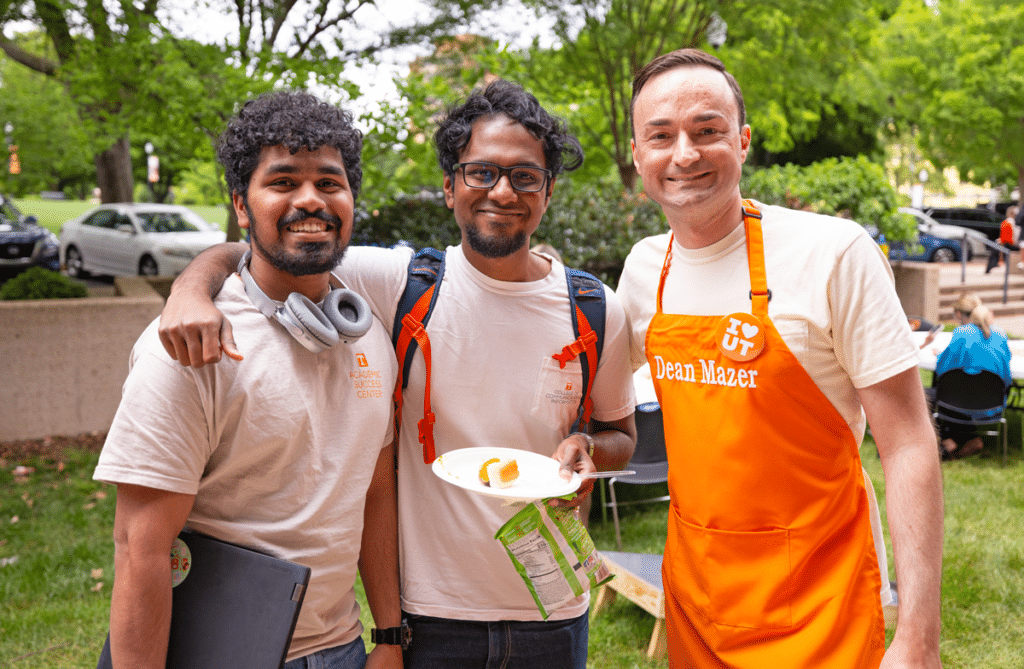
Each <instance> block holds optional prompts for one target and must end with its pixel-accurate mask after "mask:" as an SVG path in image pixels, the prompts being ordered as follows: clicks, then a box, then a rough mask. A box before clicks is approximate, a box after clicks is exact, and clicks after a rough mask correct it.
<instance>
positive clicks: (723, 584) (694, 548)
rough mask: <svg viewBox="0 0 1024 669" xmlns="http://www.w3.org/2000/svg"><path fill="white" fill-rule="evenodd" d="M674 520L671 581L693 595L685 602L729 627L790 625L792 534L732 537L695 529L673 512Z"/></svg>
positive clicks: (733, 534) (773, 532) (727, 533)
mask: <svg viewBox="0 0 1024 669" xmlns="http://www.w3.org/2000/svg"><path fill="white" fill-rule="evenodd" d="M672 515H673V519H672V520H673V521H675V522H674V523H673V524H674V525H675V528H674V529H676V531H678V532H679V540H680V541H679V542H678V544H677V543H676V542H670V543H672V544H675V545H673V546H672V547H671V553H670V556H671V557H672V558H673V559H672V562H671V565H672V570H673V572H675V573H674V574H673V576H672V577H671V579H670V582H671V583H672V585H673V586H674V588H675V590H676V592H677V593H678V592H686V593H689V594H688V595H686V596H684V597H683V598H682V599H683V601H687V600H689V601H692V602H693V604H694V605H696V607H697V608H698V610H700V611H701V613H703V615H704V616H705V617H706V618H709V619H710V620H711V621H712V622H714V623H716V624H718V625H722V626H726V627H743V628H748V629H779V628H786V627H791V626H792V624H793V613H792V607H791V601H792V594H793V592H792V578H791V574H790V555H789V531H788V530H767V531H764V532H730V531H726V530H716V529H711V528H707V527H699V526H697V525H691V524H690V523H687V522H685V521H683V520H682V519H681V518H679V516H678V513H677V512H676V511H675V509H673V513H672ZM672 529H673V528H670V534H671V530H672ZM680 588H682V590H680Z"/></svg>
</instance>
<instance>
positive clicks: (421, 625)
mask: <svg viewBox="0 0 1024 669" xmlns="http://www.w3.org/2000/svg"><path fill="white" fill-rule="evenodd" d="M434 140H435V144H436V146H437V154H438V160H439V162H440V164H441V168H442V170H443V171H444V174H445V177H444V194H445V202H446V203H447V204H448V206H449V207H450V208H451V209H452V211H453V213H454V215H455V220H456V222H457V223H458V225H459V229H460V230H461V232H462V243H461V244H460V245H458V246H454V247H450V248H449V249H447V251H446V258H445V270H444V276H443V280H442V282H441V284H440V286H437V287H436V290H438V291H439V293H438V298H437V302H436V305H435V307H434V309H433V311H432V312H431V316H430V321H429V323H428V324H427V327H426V332H427V334H428V336H429V338H430V344H431V352H432V373H431V385H430V388H431V391H430V392H431V395H430V397H431V404H432V408H433V413H434V415H435V417H436V422H435V423H434V426H433V430H434V439H435V444H436V454H437V455H438V456H440V455H443V454H444V453H447V452H450V451H453V450H455V449H460V448H470V447H478V446H494V447H503V448H517V449H522V450H525V451H531V452H534V453H539V454H543V455H545V456H551V457H553V458H554V459H556V460H558V461H559V462H560V463H561V466H562V468H563V469H564V470H567V473H568V470H575V471H579V472H588V471H593V470H594V469H595V468H596V469H599V470H612V469H619V468H621V467H623V466H625V465H626V463H627V462H628V461H629V459H630V456H631V455H632V452H633V447H634V443H635V439H636V436H635V428H634V425H633V407H634V403H635V400H634V393H633V387H632V379H631V375H630V363H629V359H628V335H627V326H626V320H625V315H624V313H623V310H622V307H621V305H620V303H619V300H618V298H617V297H616V296H615V294H614V293H612V291H611V290H610V289H609V288H607V287H605V292H606V295H607V314H606V318H605V341H604V346H603V352H602V354H601V356H600V362H599V365H598V371H597V375H596V377H595V379H594V384H593V389H592V391H591V398H592V400H593V403H594V410H593V414H592V417H593V420H592V422H591V425H590V434H589V435H580V434H570V430H571V427H572V424H573V422H574V419H575V418H576V411H577V408H578V404H579V394H578V389H579V387H580V384H581V381H582V373H581V367H580V363H579V361H578V360H575V361H571V362H569V363H568V364H567V365H566V366H565V367H564V368H562V367H561V366H560V365H559V362H558V361H557V360H555V359H554V358H553V357H552V356H553V355H554V354H556V353H559V352H560V351H561V350H562V348H563V347H564V346H565V345H566V344H568V343H569V342H572V341H573V340H574V339H575V338H576V335H575V334H574V328H573V324H572V316H571V313H570V302H569V297H568V286H567V283H566V276H565V271H564V268H563V266H562V265H561V264H560V263H559V262H558V261H556V260H554V259H552V258H551V257H549V256H546V255H541V254H538V253H534V252H531V250H530V236H531V235H532V234H533V232H534V231H535V230H536V229H537V226H538V225H539V223H540V220H541V217H542V216H543V215H544V212H545V211H546V210H547V206H548V202H549V201H550V199H551V194H552V189H553V187H554V182H555V178H556V177H557V176H558V175H559V174H561V173H562V172H563V171H569V170H572V169H575V168H577V167H579V166H580V164H582V162H583V151H582V149H581V148H580V145H579V142H578V141H577V140H576V138H575V137H573V136H572V135H571V134H569V133H568V131H567V130H566V129H565V126H564V123H562V122H561V121H560V120H558V119H556V118H554V117H552V116H551V115H550V114H548V113H547V112H546V111H545V110H544V109H543V108H542V107H541V106H540V104H539V103H538V102H537V100H536V98H534V97H533V96H532V95H530V94H529V93H527V92H526V91H524V90H523V89H522V88H521V87H519V86H518V85H515V84H511V83H509V82H504V81H497V82H494V83H492V84H491V85H490V86H488V87H487V88H486V89H485V90H483V91H478V92H474V93H473V94H471V95H470V96H469V98H468V99H467V100H466V101H465V102H463V103H462V104H460V105H459V106H456V107H453V108H451V109H449V111H448V113H447V114H446V116H445V118H444V119H443V120H442V122H441V124H440V127H439V128H438V130H437V133H436V134H435V137H434ZM411 253H412V251H411V250H410V249H379V248H350V249H349V252H348V254H347V255H346V257H345V259H344V262H343V263H342V264H341V265H340V266H339V272H340V275H341V277H342V280H343V281H344V282H345V284H346V285H348V286H349V287H351V288H352V289H353V290H355V291H356V292H358V293H360V294H362V295H363V296H364V297H366V298H367V299H368V301H369V302H370V304H371V307H372V308H373V310H374V312H375V314H376V315H377V316H378V317H379V318H380V319H381V320H382V321H383V322H384V324H385V326H387V327H391V326H393V322H394V320H395V313H396V310H397V305H398V301H399V298H400V297H401V295H402V292H403V290H404V288H405V284H406V277H407V268H408V265H409V261H410V257H411ZM240 255H241V253H240V252H238V253H234V249H233V248H232V247H231V246H226V247H225V246H221V247H216V248H215V250H214V251H208V252H206V253H204V254H203V255H201V256H200V257H199V258H198V259H197V260H196V261H195V262H193V264H192V266H190V267H189V269H188V270H186V272H185V273H184V274H182V275H181V277H179V279H178V280H177V281H176V282H175V285H174V290H173V292H172V294H171V297H170V299H169V300H168V303H167V307H166V308H165V310H164V314H163V317H162V322H161V336H162V339H163V341H164V346H165V348H167V351H168V353H170V354H171V355H172V356H174V357H175V358H176V359H177V360H178V361H179V362H181V363H182V364H186V365H189V364H191V365H195V366H201V365H203V364H204V363H209V362H215V361H217V360H219V358H220V351H221V343H222V342H223V346H224V350H225V351H226V352H228V353H231V352H233V349H234V342H233V341H232V339H231V333H230V330H229V329H228V328H226V327H225V328H224V330H223V332H222V331H221V328H222V323H221V319H220V314H219V313H217V312H216V311H215V310H213V308H212V306H210V303H209V300H208V299H207V298H206V297H205V296H206V295H207V294H208V293H209V292H211V291H214V290H216V287H217V286H218V285H219V284H220V282H221V281H222V280H223V278H224V277H225V275H226V274H228V273H229V272H230V271H232V268H233V267H234V266H235V265H236V264H237V261H238V258H239V257H240ZM408 375H409V383H408V386H407V388H406V389H405V391H404V393H403V397H404V406H405V410H404V412H403V416H402V429H401V432H400V442H399V445H398V500H399V532H400V544H401V545H400V554H401V578H402V609H403V613H404V614H405V616H406V618H407V619H408V623H409V626H410V627H411V628H412V643H411V645H410V646H409V648H408V649H407V650H406V652H405V653H404V659H405V663H406V666H407V667H413V668H415V669H433V668H435V667H436V668H442V667H443V668H445V669H450V668H455V669H459V668H462V667H465V668H472V669H485V667H490V666H502V667H508V668H509V669H514V668H517V667H519V668H522V669H526V668H530V669H533V668H535V667H552V668H561V667H565V668H567V669H568V668H572V669H584V667H585V666H586V655H587V640H588V625H587V608H588V598H587V595H583V596H581V597H578V598H576V599H574V600H572V601H570V602H569V603H567V604H566V605H564V606H563V607H562V608H560V609H558V610H557V611H555V612H554V613H553V614H552V615H551V616H550V617H549V618H548V619H547V620H543V619H542V616H541V614H540V612H539V611H538V608H537V606H536V604H535V603H534V601H533V598H532V596H531V595H530V594H529V591H528V590H527V588H526V587H525V585H524V584H523V581H522V578H521V577H520V576H519V575H518V573H517V572H516V570H515V569H514V567H513V566H512V563H511V562H510V560H509V559H508V557H507V555H506V554H505V551H504V548H503V547H502V545H501V544H500V543H498V542H497V541H496V540H495V539H494V533H495V531H496V530H497V529H498V528H499V527H501V525H502V524H503V523H504V522H505V521H506V520H507V519H508V518H510V517H511V515H512V514H513V513H514V512H515V511H516V510H517V508H516V507H509V506H504V505H503V503H502V501H501V500H500V499H496V498H491V497H486V496H484V495H479V494H476V493H473V492H469V491H466V490H463V489H461V488H458V487H455V486H452V485H450V484H448V483H446V482H444V481H442V480H441V479H439V478H438V477H437V476H435V475H434V474H433V473H432V471H431V467H430V466H428V465H425V464H424V458H423V455H422V453H423V449H422V448H421V446H420V444H419V442H418V430H417V423H418V421H419V420H420V419H421V418H422V417H423V413H422V412H421V410H419V407H422V406H423V398H424V389H425V378H426V376H425V375H426V372H425V365H424V360H423V356H422V355H420V354H417V355H416V356H415V357H414V358H413V361H412V366H411V369H410V371H409V373H408ZM570 389H573V390H575V392H576V393H577V394H576V395H575V396H573V395H572V392H573V390H570ZM383 391H384V392H390V388H385V389H383ZM583 496H584V495H577V497H576V498H575V499H573V500H571V501H570V502H564V501H558V502H556V503H560V504H566V503H568V504H571V505H577V504H579V503H580V502H581V501H582V498H583Z"/></svg>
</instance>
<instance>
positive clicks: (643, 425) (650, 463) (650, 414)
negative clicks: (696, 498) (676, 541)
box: [605, 402, 669, 551]
mask: <svg viewBox="0 0 1024 669" xmlns="http://www.w3.org/2000/svg"><path fill="white" fill-rule="evenodd" d="M635 418H636V450H635V451H633V458H632V459H631V460H630V461H629V465H628V466H627V467H626V469H631V470H633V471H635V472H636V474H632V475H630V476H625V477H623V478H622V479H621V480H619V479H618V478H610V479H608V494H609V496H610V497H611V501H610V502H608V503H607V504H606V505H605V506H610V507H611V508H612V519H613V521H614V522H615V544H616V545H617V546H618V547H619V550H620V551H621V550H622V534H621V533H620V531H619V506H620V504H621V505H624V504H643V503H645V502H664V501H667V500H668V499H669V497H668V495H665V496H663V497H652V498H650V499H641V500H636V501H631V502H619V501H618V500H617V499H616V498H615V484H616V483H628V484H630V485H642V484H648V483H664V482H665V481H667V480H668V457H667V456H666V455H665V430H664V426H663V424H662V418H661V407H660V406H658V403H657V402H647V403H644V404H641V405H639V406H637V408H636V413H635Z"/></svg>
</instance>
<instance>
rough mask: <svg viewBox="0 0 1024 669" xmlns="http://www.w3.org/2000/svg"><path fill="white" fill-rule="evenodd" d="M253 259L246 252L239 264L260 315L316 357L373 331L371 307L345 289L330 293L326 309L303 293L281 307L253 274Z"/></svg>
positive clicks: (294, 296)
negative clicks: (250, 264)
mask: <svg viewBox="0 0 1024 669" xmlns="http://www.w3.org/2000/svg"><path fill="white" fill-rule="evenodd" d="M251 257H252V251H251V250H249V251H246V252H245V255H244V256H242V259H241V261H239V263H238V273H239V274H240V275H241V276H242V283H243V284H244V285H245V294H246V295H248V296H249V299H250V300H252V303H253V304H255V305H256V308H257V309H259V310H260V313H262V314H263V315H264V316H266V317H267V318H269V319H271V320H275V321H277V322H278V323H280V324H281V325H283V326H284V329H285V330H287V331H288V333H289V334H290V335H291V336H293V337H295V339H296V340H297V341H298V342H299V343H300V344H302V345H303V346H304V347H306V348H307V349H309V350H310V351H312V352H313V353H320V352H321V351H326V350H327V349H329V348H331V347H333V346H335V345H336V344H337V343H338V342H339V341H341V342H344V343H346V344H351V343H353V342H355V341H356V340H357V339H359V338H360V337H362V336H363V335H364V334H366V332H367V331H368V330H369V329H370V325H371V323H372V321H373V315H372V314H371V313H370V305H368V304H367V303H366V300H364V299H363V298H362V296H360V295H358V294H356V293H353V292H352V291H351V290H348V289H345V288H335V289H334V290H332V291H331V292H329V293H328V294H327V297H326V298H325V299H324V303H323V307H322V308H321V307H318V306H317V305H316V304H315V303H314V302H313V300H311V299H309V298H308V297H306V296H305V295H303V294H301V293H292V294H291V295H289V296H288V299H287V300H285V302H284V305H283V306H278V305H277V303H276V302H274V301H273V300H272V299H270V298H269V297H267V294H266V293H264V292H263V291H262V290H261V289H260V287H259V286H257V285H256V281H255V280H254V279H253V278H252V275H251V274H249V258H251ZM331 276H334V275H333V274H332V275H331ZM335 278H337V277H335Z"/></svg>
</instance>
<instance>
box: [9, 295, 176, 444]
mask: <svg viewBox="0 0 1024 669" xmlns="http://www.w3.org/2000/svg"><path fill="white" fill-rule="evenodd" d="M115 294H116V295H117V296H116V297H89V298H82V299H69V300H25V301H10V302H0V365H2V369H3V380H2V382H0V441H10V440H14V439H35V438H39V437H45V436H48V435H75V434H81V433H83V432H93V431H105V430H107V429H108V428H109V427H110V424H111V422H112V421H113V418H114V413H115V412H116V411H117V406H118V404H119V403H120V401H121V386H122V385H123V384H124V380H125V378H126V377H127V376H128V355H129V353H130V352H131V349H132V346H133V345H134V344H135V340H137V339H138V338H139V335H141V334H142V331H143V330H145V328H146V326H147V325H149V323H150V322H151V321H152V320H153V319H154V318H156V317H157V316H159V315H160V310H161V309H162V308H163V304H164V299H163V297H162V296H161V295H160V294H159V293H158V292H157V291H156V290H154V288H153V287H152V286H151V285H150V283H149V282H148V281H147V280H146V279H143V278H139V277H119V278H118V279H116V280H115Z"/></svg>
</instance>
